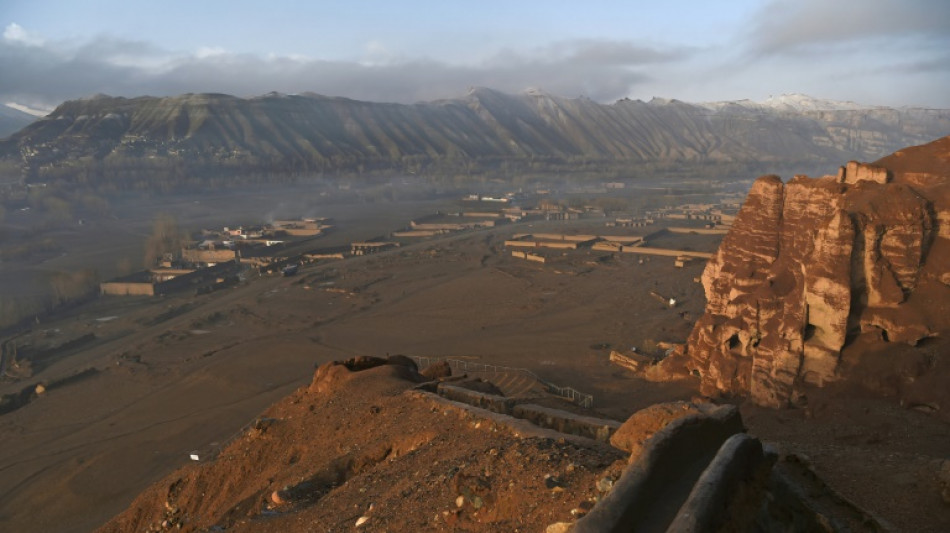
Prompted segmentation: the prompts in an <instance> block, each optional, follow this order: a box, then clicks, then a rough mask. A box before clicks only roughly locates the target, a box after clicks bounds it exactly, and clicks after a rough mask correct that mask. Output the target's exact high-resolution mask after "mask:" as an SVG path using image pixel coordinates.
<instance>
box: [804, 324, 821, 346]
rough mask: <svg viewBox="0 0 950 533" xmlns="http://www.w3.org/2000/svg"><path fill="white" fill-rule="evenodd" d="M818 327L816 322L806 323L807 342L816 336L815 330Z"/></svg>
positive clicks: (805, 336)
mask: <svg viewBox="0 0 950 533" xmlns="http://www.w3.org/2000/svg"><path fill="white" fill-rule="evenodd" d="M817 329H818V327H817V326H815V325H814V324H805V335H804V338H805V342H808V341H809V340H811V339H812V338H814V336H815V331H816V330H817Z"/></svg>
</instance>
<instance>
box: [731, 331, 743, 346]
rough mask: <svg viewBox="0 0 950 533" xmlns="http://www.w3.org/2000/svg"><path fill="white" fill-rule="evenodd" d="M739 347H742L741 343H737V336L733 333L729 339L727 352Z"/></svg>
mask: <svg viewBox="0 0 950 533" xmlns="http://www.w3.org/2000/svg"><path fill="white" fill-rule="evenodd" d="M740 346H742V343H741V342H740V341H739V334H738V333H733V334H732V336H731V337H729V350H737V349H739V347H740Z"/></svg>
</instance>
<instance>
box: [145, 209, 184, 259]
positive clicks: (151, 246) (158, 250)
mask: <svg viewBox="0 0 950 533" xmlns="http://www.w3.org/2000/svg"><path fill="white" fill-rule="evenodd" d="M186 240H187V237H186V235H184V234H183V233H182V231H181V230H180V229H179V228H178V221H177V220H176V219H175V217H174V216H172V215H169V214H167V213H164V214H161V215H158V217H156V218H155V223H154V224H153V226H152V234H151V235H149V237H148V239H146V241H145V261H144V264H145V268H150V267H152V266H154V265H155V264H156V263H157V262H158V260H159V259H161V258H162V256H163V255H165V254H167V253H175V252H178V251H180V250H181V247H182V245H183V244H184V243H185V241H186Z"/></svg>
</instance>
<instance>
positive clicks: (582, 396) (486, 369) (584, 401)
mask: <svg viewBox="0 0 950 533" xmlns="http://www.w3.org/2000/svg"><path fill="white" fill-rule="evenodd" d="M409 357H410V358H411V359H412V360H414V361H415V362H416V364H417V365H419V369H420V370H422V369H424V368H426V367H428V366H429V365H431V364H434V363H438V362H440V361H445V362H446V363H448V365H449V367H451V368H452V370H455V371H459V372H465V373H475V372H481V373H486V374H521V375H523V376H526V377H528V378H530V379H533V380H535V381H537V382H538V383H540V384H541V386H542V387H544V390H546V391H547V392H549V393H551V394H553V395H555V396H558V397H560V398H564V399H567V400H569V401H571V402H572V403H574V404H577V405H579V406H581V407H586V408H588V409H589V408H591V407H593V406H594V397H593V396H592V395H590V394H586V393H583V392H581V391H579V390H577V389H574V388H572V387H562V386H560V385H557V384H556V383H551V382H550V381H548V380H546V379H544V378H542V377H541V376H539V375H537V374H535V373H534V372H532V371H530V370H528V369H527V368H515V367H510V366H502V365H489V364H486V363H475V362H472V361H464V360H461V359H450V358H447V357H426V356H421V355H410V356H409Z"/></svg>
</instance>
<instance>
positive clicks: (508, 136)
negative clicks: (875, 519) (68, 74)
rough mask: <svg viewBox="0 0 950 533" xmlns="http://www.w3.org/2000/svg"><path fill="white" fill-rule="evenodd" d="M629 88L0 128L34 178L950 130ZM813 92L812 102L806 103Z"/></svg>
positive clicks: (80, 118)
mask: <svg viewBox="0 0 950 533" xmlns="http://www.w3.org/2000/svg"><path fill="white" fill-rule="evenodd" d="M795 101H796V102H799V107H803V109H802V110H798V109H796V108H794V107H793V106H790V105H784V104H783V105H770V104H755V105H750V104H749V103H747V102H735V103H730V102H721V103H716V104H696V105H694V104H688V103H685V102H680V101H676V100H672V101H667V100H659V99H654V100H652V101H650V102H642V101H639V100H637V101H631V100H621V101H619V102H616V103H614V104H611V105H603V104H598V103H596V102H593V101H591V100H588V99H584V98H579V99H566V98H560V97H556V96H552V95H548V94H545V93H543V92H540V91H532V92H529V93H524V94H519V95H510V94H504V93H500V92H497V91H493V90H490V89H483V88H476V89H473V90H471V91H470V92H469V94H467V95H466V96H464V97H462V98H457V99H451V100H441V101H435V102H427V103H419V104H414V105H400V104H383V103H370V102H360V101H355V100H349V99H346V98H332V97H326V96H320V95H314V94H304V95H292V96H288V95H281V94H276V93H271V94H268V95H264V96H261V97H257V98H250V99H241V98H237V97H233V96H228V95H221V94H188V95H183V96H178V97H173V98H154V97H140V98H133V99H126V98H112V97H107V96H95V97H92V98H87V99H82V100H75V101H70V102H66V103H64V104H62V105H61V106H59V107H58V108H57V109H56V110H55V111H54V112H53V113H51V114H50V115H49V116H48V117H46V118H44V119H42V120H39V121H37V122H36V123H34V124H31V125H30V126H28V127H26V128H24V129H23V130H21V131H20V132H18V133H16V134H15V135H13V136H11V137H10V138H9V139H7V140H4V141H0V157H2V158H4V159H5V160H7V161H9V162H18V163H19V164H21V165H22V166H24V167H25V168H26V169H27V170H28V172H29V174H28V175H31V176H33V177H34V178H36V179H44V178H47V179H49V178H63V179H70V176H71V175H73V174H75V173H76V170H77V169H80V168H86V169H94V170H95V171H96V172H99V173H106V172H107V171H108V169H110V168H112V169H115V168H122V169H130V168H132V169H140V170H141V169H152V170H156V171H167V170H168V168H169V167H174V166H176V165H177V166H179V167H184V169H185V170H184V172H190V173H193V174H200V172H201V171H204V172H208V171H211V170H212V169H215V171H216V172H218V173H221V172H223V171H224V170H223V169H226V172H228V173H232V174H235V173H236V174H242V173H254V172H266V173H295V172H354V171H357V172H362V171H363V170H384V171H407V172H420V173H426V172H428V173H436V172H445V171H446V170H449V171H452V170H459V169H467V170H471V169H472V168H475V169H481V170H484V169H486V168H492V167H494V166H497V165H498V164H499V162H501V161H505V162H513V163H515V164H516V165H520V167H519V168H524V169H539V170H543V169H549V168H552V167H560V168H568V169H569V168H571V167H576V166H577V164H578V163H581V162H584V163H591V162H593V163H598V164H602V165H605V166H607V167H612V168H630V167H631V166H636V165H643V164H660V165H675V164H690V165H704V164H716V163H750V162H755V163H759V162H771V163H778V164H782V165H785V164H788V165H809V166H813V165H816V164H833V163H837V162H839V161H842V160H847V159H861V160H872V159H877V158H879V157H881V156H883V155H885V154H886V153H889V152H892V151H894V150H896V149H898V148H900V147H902V146H907V145H911V144H920V143H922V142H926V141H929V140H932V139H933V138H935V137H939V136H941V135H945V134H946V133H947V132H950V111H948V110H927V109H891V108H868V109H864V108H859V109H852V108H850V107H847V106H846V107H845V108H835V107H833V106H831V108H830V109H829V106H828V105H816V104H810V105H801V101H802V99H797V100H795ZM806 103H807V102H806Z"/></svg>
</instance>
